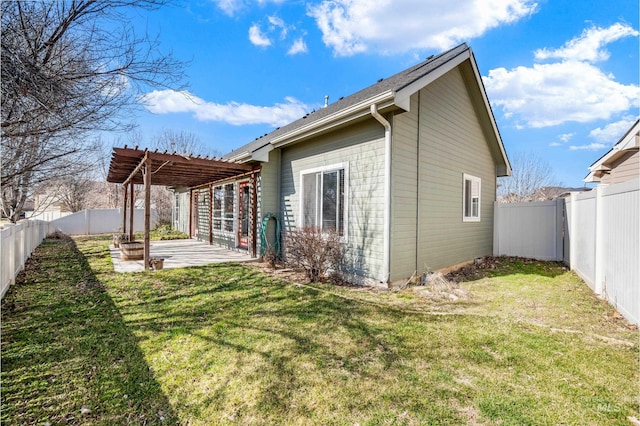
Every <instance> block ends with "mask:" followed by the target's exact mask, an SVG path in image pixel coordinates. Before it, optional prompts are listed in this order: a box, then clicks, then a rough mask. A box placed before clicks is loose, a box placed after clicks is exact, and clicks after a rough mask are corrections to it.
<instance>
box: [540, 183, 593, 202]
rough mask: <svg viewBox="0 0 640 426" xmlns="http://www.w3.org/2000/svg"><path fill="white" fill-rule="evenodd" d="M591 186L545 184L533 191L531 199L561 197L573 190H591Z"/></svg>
mask: <svg viewBox="0 0 640 426" xmlns="http://www.w3.org/2000/svg"><path fill="white" fill-rule="evenodd" d="M590 190H591V188H585V187H581V188H569V187H564V186H543V187H542V188H540V189H538V190H537V191H536V192H534V193H533V195H532V196H531V201H551V200H555V199H556V198H560V197H563V198H564V197H568V196H569V195H570V194H571V193H572V192H585V191H590Z"/></svg>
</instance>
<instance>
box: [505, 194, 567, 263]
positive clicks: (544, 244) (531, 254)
mask: <svg viewBox="0 0 640 426" xmlns="http://www.w3.org/2000/svg"><path fill="white" fill-rule="evenodd" d="M563 211H564V210H563V203H562V200H557V201H540V202H533V203H496V204H495V209H494V212H495V218H494V239H493V244H494V245H493V253H494V255H496V256H502V255H509V256H520V257H528V258H532V259H539V260H562V257H563V252H562V247H563V245H562V238H561V235H562V226H563V224H562V215H563ZM559 236H560V237H559Z"/></svg>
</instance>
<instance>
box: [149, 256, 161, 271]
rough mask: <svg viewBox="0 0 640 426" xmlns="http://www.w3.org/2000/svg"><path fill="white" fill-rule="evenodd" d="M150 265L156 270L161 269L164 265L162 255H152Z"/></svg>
mask: <svg viewBox="0 0 640 426" xmlns="http://www.w3.org/2000/svg"><path fill="white" fill-rule="evenodd" d="M149 266H150V267H151V269H153V270H154V271H159V270H160V269H162V268H163V267H164V259H163V258H161V257H152V258H151V259H149Z"/></svg>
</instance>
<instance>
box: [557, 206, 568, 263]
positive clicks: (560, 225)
mask: <svg viewBox="0 0 640 426" xmlns="http://www.w3.org/2000/svg"><path fill="white" fill-rule="evenodd" d="M565 220H566V219H565V217H564V198H560V197H558V198H556V253H555V260H556V261H562V260H564V221H565Z"/></svg>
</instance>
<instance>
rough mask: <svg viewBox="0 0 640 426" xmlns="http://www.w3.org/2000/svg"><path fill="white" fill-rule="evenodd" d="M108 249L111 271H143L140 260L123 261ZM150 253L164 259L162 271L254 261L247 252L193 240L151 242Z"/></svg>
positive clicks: (118, 251)
mask: <svg viewBox="0 0 640 426" xmlns="http://www.w3.org/2000/svg"><path fill="white" fill-rule="evenodd" d="M109 249H110V251H111V260H112V261H113V269H114V270H115V271H116V272H140V271H143V270H144V262H143V261H142V260H127V261H124V260H122V259H121V258H120V249H117V248H115V247H114V246H113V245H111V246H110V247H109ZM150 253H151V257H160V258H163V259H164V269H172V268H185V267H189V266H203V265H208V264H211V263H224V262H249V261H252V260H256V259H255V258H252V257H251V256H250V255H249V254H248V253H247V252H244V251H234V250H229V249H227V248H223V247H218V246H212V245H209V244H207V243H204V242H202V241H198V240H193V239H190V240H166V241H151V247H150Z"/></svg>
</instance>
